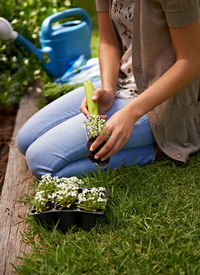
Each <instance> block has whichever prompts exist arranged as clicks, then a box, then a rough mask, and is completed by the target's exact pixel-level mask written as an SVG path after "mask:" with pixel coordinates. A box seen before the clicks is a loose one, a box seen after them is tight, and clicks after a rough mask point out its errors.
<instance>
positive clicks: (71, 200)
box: [51, 177, 83, 209]
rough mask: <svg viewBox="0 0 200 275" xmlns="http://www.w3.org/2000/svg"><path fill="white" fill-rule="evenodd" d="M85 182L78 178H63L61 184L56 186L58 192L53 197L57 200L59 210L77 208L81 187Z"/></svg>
mask: <svg viewBox="0 0 200 275" xmlns="http://www.w3.org/2000/svg"><path fill="white" fill-rule="evenodd" d="M82 185H83V181H82V180H80V179H78V178H77V177H71V178H61V179H60V182H59V183H58V184H56V190H55V192H54V193H53V194H52V195H51V196H52V198H54V197H55V198H56V208H57V209H65V208H66V209H69V208H72V207H75V202H76V200H77V197H78V192H79V189H80V187H81V186H82Z"/></svg>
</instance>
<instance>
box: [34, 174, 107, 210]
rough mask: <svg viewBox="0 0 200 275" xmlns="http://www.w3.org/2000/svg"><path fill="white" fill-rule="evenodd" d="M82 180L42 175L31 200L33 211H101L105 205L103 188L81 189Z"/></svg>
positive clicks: (105, 198)
mask: <svg viewBox="0 0 200 275" xmlns="http://www.w3.org/2000/svg"><path fill="white" fill-rule="evenodd" d="M83 183H84V182H83V180H81V179H78V178H77V177H70V178H65V177H62V178H58V177H51V174H46V175H43V176H42V178H41V180H40V181H39V183H38V186H37V188H36V194H35V197H34V199H33V202H32V203H33V209H34V210H35V211H36V212H43V211H46V210H48V209H49V207H52V206H53V207H54V205H55V204H56V207H57V209H64V208H70V207H71V206H74V207H78V208H80V209H84V210H89V211H97V210H103V209H105V207H106V204H107V197H106V189H105V188H104V187H99V188H96V187H93V188H91V189H87V188H83V187H82V186H83Z"/></svg>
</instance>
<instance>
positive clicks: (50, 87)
mask: <svg viewBox="0 0 200 275" xmlns="http://www.w3.org/2000/svg"><path fill="white" fill-rule="evenodd" d="M81 86H83V85H82V84H74V85H68V84H63V85H61V86H59V85H58V84H56V83H52V82H48V83H47V84H45V85H44V87H43V95H44V96H45V97H46V99H47V100H49V101H52V100H55V99H57V98H58V97H60V96H62V95H64V94H67V93H68V92H70V91H72V90H74V89H76V88H78V87H81Z"/></svg>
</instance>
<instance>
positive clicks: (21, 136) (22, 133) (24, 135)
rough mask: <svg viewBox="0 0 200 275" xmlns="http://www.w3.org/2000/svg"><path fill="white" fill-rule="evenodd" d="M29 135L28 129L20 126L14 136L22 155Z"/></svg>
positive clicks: (27, 145) (26, 146)
mask: <svg viewBox="0 0 200 275" xmlns="http://www.w3.org/2000/svg"><path fill="white" fill-rule="evenodd" d="M29 135H30V133H29V131H26V129H25V127H22V128H21V129H20V130H19V132H18V133H17V136H16V143H17V147H18V149H19V151H20V152H21V153H22V154H23V155H25V154H26V150H27V148H28V147H29V145H30V142H29V139H30V136H29Z"/></svg>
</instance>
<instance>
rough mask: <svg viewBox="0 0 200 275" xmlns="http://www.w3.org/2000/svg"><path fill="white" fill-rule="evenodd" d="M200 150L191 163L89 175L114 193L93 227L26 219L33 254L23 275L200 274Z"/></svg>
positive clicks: (163, 163)
mask: <svg viewBox="0 0 200 275" xmlns="http://www.w3.org/2000/svg"><path fill="white" fill-rule="evenodd" d="M199 163H200V153H198V154H197V155H196V156H193V157H191V159H190V160H189V162H188V164H187V166H185V167H182V166H176V165H175V164H174V163H173V162H172V161H171V160H168V159H163V160H160V161H157V162H155V163H152V164H148V165H146V166H143V167H138V166H136V165H133V166H132V167H129V168H120V169H118V170H110V171H107V172H99V173H98V174H96V175H93V176H86V177H85V180H86V181H87V182H88V186H104V187H106V188H107V189H108V192H109V202H108V206H107V210H106V212H105V217H104V218H103V219H102V220H101V222H99V223H98V224H97V225H96V227H94V228H93V229H92V230H91V231H90V232H85V231H83V230H77V229H76V228H73V229H72V230H70V231H69V232H68V233H66V235H64V234H63V233H61V232H59V231H58V230H57V229H56V228H55V229H54V230H53V229H52V230H47V229H44V228H42V227H41V226H38V225H37V224H36V223H35V222H34V221H33V220H32V219H28V223H29V225H30V230H29V232H28V233H26V235H25V236H24V237H25V241H27V242H30V243H31V246H32V252H31V254H30V255H26V256H25V257H24V258H23V264H22V265H21V266H20V267H19V268H18V269H17V270H18V273H19V274H26V275H28V274H45V275H46V274H91V275H93V274H105V275H107V274H156V273H162V274H169V273H170V274H200V273H199V270H200V219H199V218H200V215H199V213H200V174H199Z"/></svg>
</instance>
